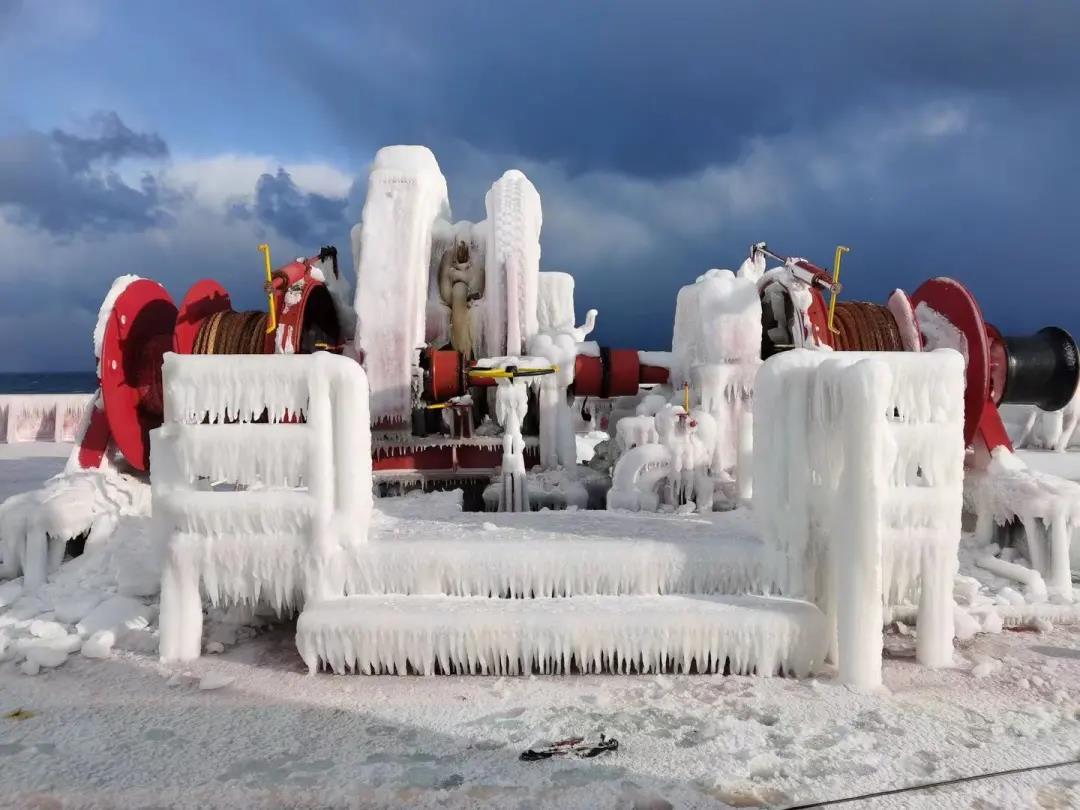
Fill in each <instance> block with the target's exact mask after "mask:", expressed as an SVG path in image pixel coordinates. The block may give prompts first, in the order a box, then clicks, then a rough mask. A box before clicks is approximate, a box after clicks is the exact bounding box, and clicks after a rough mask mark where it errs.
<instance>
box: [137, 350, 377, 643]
mask: <svg viewBox="0 0 1080 810" xmlns="http://www.w3.org/2000/svg"><path fill="white" fill-rule="evenodd" d="M163 378H164V389H165V424H164V425H163V426H162V427H161V428H158V429H157V430H155V431H152V434H151V456H152V462H151V463H152V469H153V475H152V480H151V485H152V489H153V514H154V522H155V527H156V528H155V530H156V531H157V532H158V534H159V537H160V542H162V543H163V544H164V552H165V553H164V560H165V561H164V566H163V568H162V576H161V619H160V626H161V644H160V655H161V659H162V660H163V661H175V660H180V661H183V660H191V659H194V658H198V657H199V654H200V652H201V647H202V597H201V594H200V584H201V586H202V587H203V588H204V589H205V591H206V593H207V595H208V596H209V598H210V601H211V602H212V603H214V604H218V603H236V602H241V603H255V602H267V603H269V604H270V605H271V606H272V607H274V608H275V609H277V610H282V609H287V608H292V607H294V606H295V605H296V604H297V603H298V602H300V601H313V600H321V599H329V598H334V597H337V596H342V595H343V594H344V581H345V563H346V560H345V556H346V553H347V551H348V549H349V548H350V547H353V546H356V545H358V544H361V543H364V542H366V540H367V528H368V523H369V521H370V515H371V508H372V493H371V429H370V424H369V416H368V390H367V381H366V377H365V375H364V371H363V369H362V368H361V367H360V366H359V364H357V363H355V362H354V361H352V360H349V359H347V358H344V357H339V356H337V355H331V354H327V353H323V352H320V353H317V354H315V355H288V356H284V355H232V356H228V355H218V356H215V355H187V356H180V355H174V354H168V355H166V356H165V362H164V366H163ZM264 414H265V416H266V417H267V421H266V422H265V423H258V422H256V420H261V419H262V417H263V415H264ZM301 419H303V421H301ZM211 481H213V482H215V483H229V484H233V485H234V488H232V489H229V490H224V491H220V490H214V489H212V488H211V487H210V486H209V482H211Z"/></svg>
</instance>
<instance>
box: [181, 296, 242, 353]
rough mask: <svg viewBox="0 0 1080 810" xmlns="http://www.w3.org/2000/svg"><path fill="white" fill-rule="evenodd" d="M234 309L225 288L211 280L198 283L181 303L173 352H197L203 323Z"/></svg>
mask: <svg viewBox="0 0 1080 810" xmlns="http://www.w3.org/2000/svg"><path fill="white" fill-rule="evenodd" d="M230 309H232V302H231V301H230V300H229V293H228V292H226V291H225V288H224V287H222V286H221V285H220V284H218V283H217V282H216V281H214V280H213V279H210V278H204V279H201V280H200V281H196V282H195V283H194V284H193V285H192V286H191V289H189V290H188V291H187V295H185V296H184V298H183V300H182V301H181V302H180V309H179V311H178V312H177V313H176V328H175V329H174V330H173V351H174V352H176V353H177V354H191V353H192V352H194V351H195V339H196V338H197V337H198V336H199V328H200V327H201V326H202V323H203V321H205V320H206V319H207V318H209V317H210V316H211V315H213V314H214V313H215V312H222V311H226V312H227V311H228V310H230Z"/></svg>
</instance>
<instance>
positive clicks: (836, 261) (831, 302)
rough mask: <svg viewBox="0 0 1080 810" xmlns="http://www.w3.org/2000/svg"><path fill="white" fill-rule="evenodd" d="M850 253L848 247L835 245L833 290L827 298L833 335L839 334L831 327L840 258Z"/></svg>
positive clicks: (837, 288) (830, 329)
mask: <svg viewBox="0 0 1080 810" xmlns="http://www.w3.org/2000/svg"><path fill="white" fill-rule="evenodd" d="M850 251H851V248H849V247H844V246H843V245H837V246H836V256H835V257H833V271H832V283H833V289H832V297H831V298H829V331H830V332H832V333H833V334H834V335H837V334H839V333H840V330H839V329H837V328H835V327H834V326H833V315H834V313H835V312H836V293H837V290H839V289H840V287H839V286H838V285H839V281H840V258H841V257H842V256H843V255H844V254H845V253H848V252H850Z"/></svg>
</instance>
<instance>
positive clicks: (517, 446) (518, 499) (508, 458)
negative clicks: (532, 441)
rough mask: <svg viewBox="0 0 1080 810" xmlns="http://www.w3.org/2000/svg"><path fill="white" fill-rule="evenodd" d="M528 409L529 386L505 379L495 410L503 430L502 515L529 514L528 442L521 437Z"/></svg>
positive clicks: (501, 383)
mask: <svg viewBox="0 0 1080 810" xmlns="http://www.w3.org/2000/svg"><path fill="white" fill-rule="evenodd" d="M528 406H529V399H528V392H527V391H526V388H525V383H523V382H522V381H520V380H512V381H511V380H508V379H505V378H503V379H500V380H499V381H498V387H497V388H496V390H495V408H496V415H497V416H498V417H499V421H500V422H501V423H502V428H503V456H502V470H501V472H500V474H499V475H500V481H501V485H502V486H501V489H500V490H499V511H500V512H528V511H529V492H528V489H527V486H526V482H525V439H524V438H523V437H522V435H521V423H522V421H524V419H525V412H526V410H527V409H528Z"/></svg>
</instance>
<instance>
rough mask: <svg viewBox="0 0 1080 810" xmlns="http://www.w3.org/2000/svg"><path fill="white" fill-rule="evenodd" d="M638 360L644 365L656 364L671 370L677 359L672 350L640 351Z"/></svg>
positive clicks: (658, 366)
mask: <svg viewBox="0 0 1080 810" xmlns="http://www.w3.org/2000/svg"><path fill="white" fill-rule="evenodd" d="M637 356H638V362H639V363H641V365H643V366H656V367H657V368H666V369H668V370H669V371H670V370H671V366H672V364H673V363H674V362H675V359H674V357H673V355H672V354H671V352H638V353H637Z"/></svg>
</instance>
